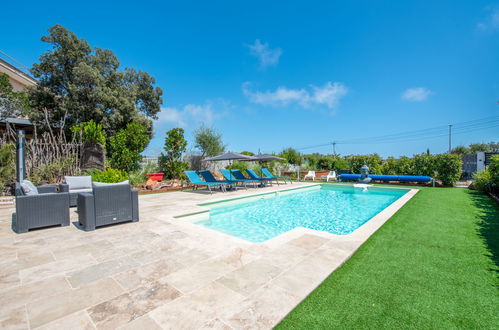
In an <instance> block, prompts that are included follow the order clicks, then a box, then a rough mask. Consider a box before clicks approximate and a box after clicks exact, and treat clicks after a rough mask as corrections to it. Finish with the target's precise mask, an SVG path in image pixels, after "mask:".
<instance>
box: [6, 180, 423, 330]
mask: <svg viewBox="0 0 499 330" xmlns="http://www.w3.org/2000/svg"><path fill="white" fill-rule="evenodd" d="M306 185H308V184H306V183H294V184H292V185H289V184H288V185H280V186H276V185H274V186H273V187H267V188H258V189H255V188H253V189H248V190H244V189H241V190H237V191H233V192H228V193H225V194H223V193H214V194H213V195H210V194H209V193H207V192H204V191H198V192H172V193H162V194H151V195H144V196H140V197H139V207H140V221H139V222H137V223H125V224H119V225H116V226H111V227H104V228H100V229H97V230H95V231H92V232H85V231H82V230H80V229H79V227H78V225H77V214H76V213H75V211H76V210H75V209H72V219H73V224H72V225H71V226H69V227H56V228H48V229H43V230H36V231H32V232H29V233H26V234H20V235H18V234H15V233H14V232H13V231H12V228H11V219H12V213H13V212H14V210H13V208H1V209H0V297H1V299H0V328H6V329H96V328H97V329H115V328H120V329H208V328H210V329H213V328H215V329H243V328H252V329H255V328H257V329H269V328H271V327H272V326H274V325H275V324H277V323H278V322H279V321H280V320H281V319H282V318H283V317H284V316H285V315H286V314H287V313H288V312H289V311H291V310H292V309H293V308H294V307H295V306H296V305H297V304H298V303H299V302H300V301H301V300H302V299H303V298H304V297H306V296H307V295H308V294H309V293H310V292H311V291H312V290H313V289H314V288H315V287H316V286H317V285H319V284H320V283H321V282H322V281H323V280H324V279H325V278H326V277H327V276H328V275H329V274H330V273H331V272H332V271H334V269H336V268H337V267H338V266H340V265H341V264H342V263H343V262H344V261H345V260H346V259H348V258H349V256H350V255H351V254H352V253H353V252H354V251H355V250H356V249H357V248H358V247H359V246H360V245H361V244H362V243H363V242H364V241H365V240H366V239H367V238H368V237H369V236H370V235H371V234H372V233H373V232H374V231H376V229H377V228H379V226H381V225H382V224H383V223H384V222H385V221H386V220H387V219H388V218H389V217H390V216H391V214H393V213H394V212H395V211H396V210H397V209H398V208H399V207H400V206H401V205H403V203H405V202H406V201H407V200H408V199H409V198H410V197H411V196H412V195H413V194H414V193H416V191H415V190H413V191H411V192H410V193H408V194H407V195H406V196H404V197H402V198H401V199H400V200H399V201H397V202H396V203H394V204H398V205H392V206H390V207H389V208H387V209H386V210H385V211H383V212H382V213H380V215H379V217H376V218H374V219H372V220H371V221H369V222H368V223H366V224H365V225H364V226H362V227H361V228H359V229H358V230H357V231H355V232H354V233H353V234H351V235H345V236H336V235H331V234H328V233H323V232H317V231H312V230H307V229H303V228H297V229H294V230H292V231H290V232H288V233H286V234H283V235H281V236H279V237H276V238H274V239H272V240H269V241H267V242H265V243H258V244H255V243H249V242H246V241H244V240H241V239H238V238H235V237H231V236H229V235H225V234H223V233H219V232H216V231H212V230H210V229H207V228H205V227H202V226H198V225H195V224H192V223H189V222H188V221H186V220H184V219H182V218H174V216H176V215H180V214H185V213H190V212H195V211H198V210H200V209H202V207H199V206H197V204H198V203H203V202H211V201H216V200H223V199H227V198H234V197H240V196H245V195H251V194H257V193H262V192H271V191H277V190H283V189H289V188H296V187H300V186H306Z"/></svg>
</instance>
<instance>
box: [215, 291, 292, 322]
mask: <svg viewBox="0 0 499 330" xmlns="http://www.w3.org/2000/svg"><path fill="white" fill-rule="evenodd" d="M300 299H301V298H300V297H298V296H297V295H295V294H293V293H291V292H288V291H286V290H284V289H282V288H279V287H277V286H273V285H266V286H264V287H262V288H260V289H259V290H257V291H255V292H254V293H253V294H252V295H251V296H250V297H248V298H246V299H245V300H244V301H243V302H241V303H240V304H239V305H238V306H234V309H233V310H234V311H235V312H230V311H227V314H226V315H227V316H226V317H225V318H224V319H222V320H223V321H224V322H225V323H226V324H228V325H229V326H231V327H232V328H234V329H271V328H273V327H274V326H275V325H276V324H277V323H279V321H280V320H281V319H282V318H283V317H284V316H286V314H287V313H288V312H289V311H290V310H291V309H292V308H294V307H295V306H296V305H297V304H298V303H299V302H300Z"/></svg>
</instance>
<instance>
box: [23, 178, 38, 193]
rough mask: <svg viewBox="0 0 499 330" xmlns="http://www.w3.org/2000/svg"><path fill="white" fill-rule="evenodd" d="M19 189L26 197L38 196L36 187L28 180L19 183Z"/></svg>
mask: <svg viewBox="0 0 499 330" xmlns="http://www.w3.org/2000/svg"><path fill="white" fill-rule="evenodd" d="M20 184H21V189H22V191H23V193H24V194H25V195H26V196H33V195H38V189H37V188H36V186H35V185H34V184H33V183H32V182H31V181H29V180H23V181H21V182H20Z"/></svg>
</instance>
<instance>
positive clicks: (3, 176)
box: [0, 143, 16, 191]
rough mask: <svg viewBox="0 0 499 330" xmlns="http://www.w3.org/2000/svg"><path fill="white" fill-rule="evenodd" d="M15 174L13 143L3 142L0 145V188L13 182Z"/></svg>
mask: <svg viewBox="0 0 499 330" xmlns="http://www.w3.org/2000/svg"><path fill="white" fill-rule="evenodd" d="M15 176H16V163H15V146H14V144H13V143H4V144H2V145H0V188H3V187H4V186H6V185H8V184H9V183H11V182H14V181H15V179H16V178H15ZM1 190H2V189H0V191H1Z"/></svg>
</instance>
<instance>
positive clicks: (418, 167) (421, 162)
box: [412, 154, 436, 177]
mask: <svg viewBox="0 0 499 330" xmlns="http://www.w3.org/2000/svg"><path fill="white" fill-rule="evenodd" d="M413 164H414V165H413V171H412V174H413V175H426V176H431V177H434V176H435V171H436V164H435V156H433V155H430V154H420V155H414V157H413Z"/></svg>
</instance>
